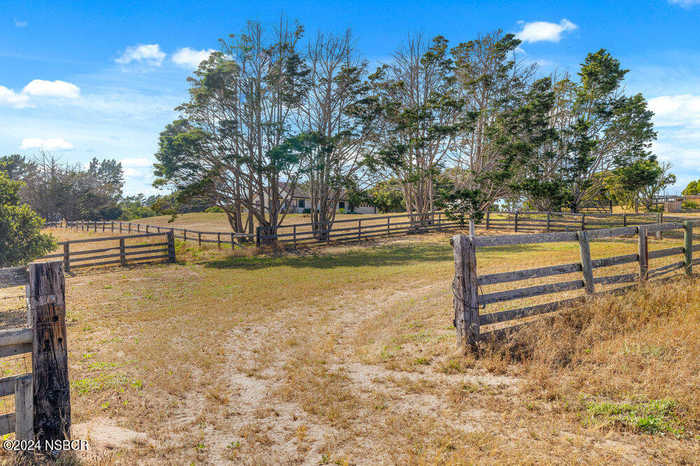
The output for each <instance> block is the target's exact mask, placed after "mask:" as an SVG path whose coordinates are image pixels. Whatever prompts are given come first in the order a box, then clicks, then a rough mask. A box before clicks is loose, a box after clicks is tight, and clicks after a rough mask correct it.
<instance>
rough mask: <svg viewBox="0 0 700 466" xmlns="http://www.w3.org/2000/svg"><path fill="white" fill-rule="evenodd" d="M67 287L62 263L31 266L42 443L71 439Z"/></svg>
mask: <svg viewBox="0 0 700 466" xmlns="http://www.w3.org/2000/svg"><path fill="white" fill-rule="evenodd" d="M65 290H66V286H65V279H64V276H63V264H62V263H61V262H44V263H35V264H30V265H29V293H28V294H29V310H30V313H31V317H32V327H33V328H34V337H33V341H32V380H33V392H34V396H33V405H34V435H35V437H36V440H37V441H39V442H42V446H43V442H45V441H51V440H54V441H55V440H66V439H70V427H71V409H70V383H69V380H68V348H67V339H66V298H65V295H66V292H65Z"/></svg>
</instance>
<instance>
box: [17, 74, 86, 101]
mask: <svg viewBox="0 0 700 466" xmlns="http://www.w3.org/2000/svg"><path fill="white" fill-rule="evenodd" d="M22 94H25V95H31V96H41V97H65V98H67V99H77V98H78V97H80V88H79V87H78V86H76V85H75V84H71V83H68V82H65V81H58V80H57V81H44V80H43V79H35V80H33V81H32V82H30V83H29V84H27V85H26V86H24V89H22Z"/></svg>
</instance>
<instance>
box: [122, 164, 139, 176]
mask: <svg viewBox="0 0 700 466" xmlns="http://www.w3.org/2000/svg"><path fill="white" fill-rule="evenodd" d="M124 175H125V176H129V177H132V178H135V177H140V176H141V175H142V173H141V170H137V169H135V168H131V167H126V168H125V169H124Z"/></svg>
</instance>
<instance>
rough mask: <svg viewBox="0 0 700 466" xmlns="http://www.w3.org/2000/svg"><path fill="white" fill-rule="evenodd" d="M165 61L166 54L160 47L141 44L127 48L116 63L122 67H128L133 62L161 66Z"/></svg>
mask: <svg viewBox="0 0 700 466" xmlns="http://www.w3.org/2000/svg"><path fill="white" fill-rule="evenodd" d="M164 59H165V52H163V51H162V50H161V49H160V45H158V44H140V45H131V46H129V47H127V48H126V50H125V51H124V53H123V54H122V56H121V57H119V58H117V59H116V60H115V61H116V62H117V63H120V64H122V65H127V64H129V63H131V62H144V63H147V64H149V65H155V66H160V65H161V64H162V63H163V60H164Z"/></svg>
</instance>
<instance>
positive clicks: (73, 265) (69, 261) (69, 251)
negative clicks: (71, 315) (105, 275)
mask: <svg viewBox="0 0 700 466" xmlns="http://www.w3.org/2000/svg"><path fill="white" fill-rule="evenodd" d="M154 238H155V239H156V242H155V243H154V242H140V243H138V244H134V243H133V241H134V240H145V239H154ZM157 238H160V239H162V241H158V240H157ZM91 243H99V244H100V245H103V247H99V248H96V249H83V248H84V247H85V245H88V244H91ZM105 243H109V244H105ZM58 245H59V246H62V247H63V252H61V253H56V254H49V255H47V256H44V257H42V259H57V258H61V259H62V260H63V268H64V269H65V271H66V272H69V271H71V270H73V269H77V268H82V267H96V266H104V265H117V264H118V265H120V266H127V265H136V264H146V263H152V262H158V261H167V262H175V259H176V258H175V235H174V233H173V232H170V231H168V232H165V233H142V234H136V235H131V236H112V237H108V238H89V239H79V240H72V241H62V242H59V243H58ZM78 248H80V249H78Z"/></svg>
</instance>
